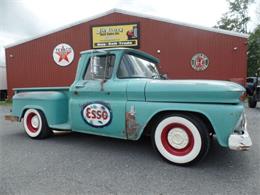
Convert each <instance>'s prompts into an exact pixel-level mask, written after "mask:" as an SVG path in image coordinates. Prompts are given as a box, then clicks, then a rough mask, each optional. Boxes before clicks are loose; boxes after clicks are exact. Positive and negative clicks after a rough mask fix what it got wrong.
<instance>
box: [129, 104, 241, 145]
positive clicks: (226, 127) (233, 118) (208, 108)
mask: <svg viewBox="0 0 260 195" xmlns="http://www.w3.org/2000/svg"><path fill="white" fill-rule="evenodd" d="M131 110H132V111H133V110H134V115H135V116H134V119H135V125H136V127H137V128H136V132H134V133H133V134H132V135H133V136H129V137H128V138H129V139H133V140H137V139H139V138H140V136H141V135H142V133H143V131H144V128H145V127H146V125H147V124H148V122H149V121H150V120H151V119H152V118H153V117H154V116H155V115H156V114H157V113H160V112H163V111H172V112H174V111H175V112H176V111H181V112H195V113H199V114H202V115H204V116H205V117H206V118H207V119H208V120H209V121H210V123H211V125H212V127H213V129H214V131H215V133H216V137H217V141H218V143H219V144H220V145H221V146H225V147H227V146H228V137H229V135H230V134H232V133H233V131H234V128H235V126H236V124H237V122H238V120H239V118H240V116H241V114H242V113H243V111H244V106H243V104H235V105H233V104H199V103H196V104H194V103H185V104H184V103H158V102H146V103H145V104H144V103H143V102H134V101H133V102H128V103H127V106H126V111H127V114H128V113H131ZM126 131H127V130H126Z"/></svg>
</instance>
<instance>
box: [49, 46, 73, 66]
mask: <svg viewBox="0 0 260 195" xmlns="http://www.w3.org/2000/svg"><path fill="white" fill-rule="evenodd" d="M52 56H53V60H54V61H55V62H56V64H58V65H59V66H68V65H69V64H70V63H71V62H72V61H73V59H74V51H73V48H72V47H71V46H70V45H68V44H66V43H61V44H59V45H57V46H56V47H55V48H54V49H53V53H52Z"/></svg>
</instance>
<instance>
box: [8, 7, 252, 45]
mask: <svg viewBox="0 0 260 195" xmlns="http://www.w3.org/2000/svg"><path fill="white" fill-rule="evenodd" d="M112 13H120V14H126V15H130V16H136V17H140V18H146V19H151V20H156V21H160V22H166V23H170V24H176V25H180V26H185V27H190V28H196V29H199V30H205V31H209V32H215V33H220V34H225V35H231V36H236V37H241V38H248V37H249V35H248V34H244V33H238V32H234V31H228V30H222V29H217V28H212V27H205V26H200V25H195V24H188V23H185V22H179V21H175V20H171V19H167V18H162V17H157V16H152V15H148V14H141V13H137V12H132V11H126V10H122V9H118V8H114V9H111V10H108V11H105V12H103V13H100V14H97V15H94V16H92V17H89V18H87V19H83V20H80V21H77V22H74V23H71V24H68V25H65V26H62V27H59V28H56V29H54V30H51V31H48V32H45V33H43V34H38V35H36V36H33V37H30V38H27V39H23V40H19V41H17V42H15V43H11V44H8V45H5V48H10V47H13V46H16V45H20V44H23V43H26V42H29V41H32V40H35V39H38V38H41V37H44V36H47V35H50V34H52V33H56V32H59V31H62V30H65V29H68V28H71V27H73V26H76V25H79V24H82V23H86V22H89V21H91V20H95V19H98V18H100V17H104V16H107V15H109V14H112Z"/></svg>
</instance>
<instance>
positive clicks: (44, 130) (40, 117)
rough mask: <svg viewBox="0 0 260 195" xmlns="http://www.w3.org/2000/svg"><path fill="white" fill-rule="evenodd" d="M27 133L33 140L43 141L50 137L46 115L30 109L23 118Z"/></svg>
mask: <svg viewBox="0 0 260 195" xmlns="http://www.w3.org/2000/svg"><path fill="white" fill-rule="evenodd" d="M23 125H24V129H25V132H26V133H27V135H28V136H29V137H31V138H35V139H42V138H45V137H48V136H49V135H50V132H51V131H50V130H49V128H48V125H47V122H46V119H45V116H44V114H43V113H42V112H41V111H40V110H36V109H28V110H26V112H25V114H24V118H23Z"/></svg>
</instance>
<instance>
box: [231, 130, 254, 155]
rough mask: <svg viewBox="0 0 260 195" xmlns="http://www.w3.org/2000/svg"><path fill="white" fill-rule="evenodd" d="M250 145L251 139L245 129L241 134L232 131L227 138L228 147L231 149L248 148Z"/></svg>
mask: <svg viewBox="0 0 260 195" xmlns="http://www.w3.org/2000/svg"><path fill="white" fill-rule="evenodd" d="M251 146H252V141H251V138H250V136H249V134H248V132H247V131H244V132H243V134H237V133H233V134H231V135H230V136H229V138H228V147H229V148H230V149H231V150H248V149H249V148H250V147H251Z"/></svg>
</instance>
